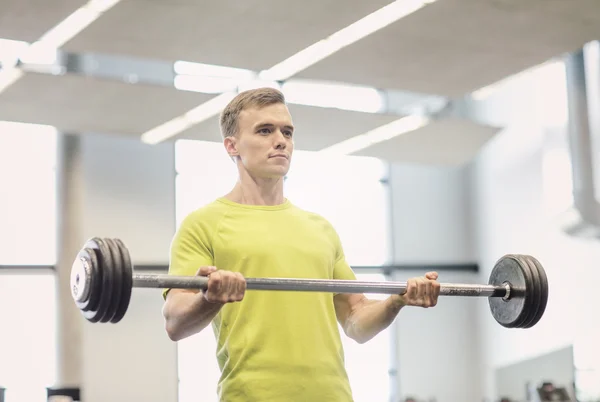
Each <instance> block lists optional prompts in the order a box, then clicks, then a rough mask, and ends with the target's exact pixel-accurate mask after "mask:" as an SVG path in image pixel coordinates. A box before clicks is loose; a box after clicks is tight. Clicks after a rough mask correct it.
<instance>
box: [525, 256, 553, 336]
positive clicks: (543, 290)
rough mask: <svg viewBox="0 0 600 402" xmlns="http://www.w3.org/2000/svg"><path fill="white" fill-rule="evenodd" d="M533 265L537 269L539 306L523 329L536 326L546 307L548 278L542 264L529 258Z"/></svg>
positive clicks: (533, 258)
mask: <svg viewBox="0 0 600 402" xmlns="http://www.w3.org/2000/svg"><path fill="white" fill-rule="evenodd" d="M529 258H530V259H531V262H533V265H534V266H535V267H536V269H537V274H538V279H539V283H540V298H539V300H540V301H539V303H540V304H539V306H538V309H537V312H536V315H535V316H534V317H533V318H532V320H531V321H530V322H529V323H528V324H527V326H526V327H525V328H531V327H533V326H534V325H536V324H537V323H538V322H539V321H540V320H541V319H542V317H543V316H544V313H545V312H546V306H547V305H548V277H547V276H546V271H545V270H544V268H543V267H542V264H541V263H540V262H539V261H538V260H537V259H536V258H535V257H529Z"/></svg>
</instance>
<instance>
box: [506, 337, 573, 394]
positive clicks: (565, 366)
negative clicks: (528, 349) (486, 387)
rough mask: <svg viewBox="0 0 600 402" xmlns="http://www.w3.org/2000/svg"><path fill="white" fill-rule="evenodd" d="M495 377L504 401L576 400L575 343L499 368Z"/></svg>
mask: <svg viewBox="0 0 600 402" xmlns="http://www.w3.org/2000/svg"><path fill="white" fill-rule="evenodd" d="M495 377H496V394H497V395H498V396H499V398H505V399H501V400H506V401H511V402H524V401H528V402H545V401H546V400H547V401H568V402H571V401H573V402H574V401H575V397H574V395H575V392H574V389H573V383H574V378H575V369H574V365H573V348H572V346H568V347H566V348H563V349H559V350H556V351H553V352H550V353H547V354H544V355H541V356H537V357H535V358H532V359H528V360H524V361H521V362H518V363H515V364H511V365H509V366H504V367H500V368H498V369H497V370H496V372H495ZM561 389H562V390H561Z"/></svg>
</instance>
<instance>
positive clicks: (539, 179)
mask: <svg viewBox="0 0 600 402" xmlns="http://www.w3.org/2000/svg"><path fill="white" fill-rule="evenodd" d="M599 39H600V3H599V2H598V1H597V0H577V1H570V2H566V1H558V0H552V1H548V0H544V1H542V0H534V1H526V2H524V1H518V0H502V1H498V0H497V1H487V2H478V1H470V0H437V1H436V0H397V1H390V0H374V1H369V2H364V1H358V0H348V1H340V0H328V1H316V0H306V1H290V0H261V1H254V0H251V1H245V2H238V1H235V0H222V1H219V2H199V1H186V0H179V1H164V0H163V1H161V0H155V1H142V0H121V1H119V0H89V1H87V2H86V1H83V0H55V1H52V2H46V1H41V0H29V1H26V2H23V1H19V0H3V1H2V2H1V3H0V167H1V168H0V177H1V181H0V183H1V185H0V191H1V196H0V239H1V242H0V244H1V247H0V316H1V317H2V326H1V331H0V356H1V357H0V387H2V388H1V389H0V401H2V402H42V401H50V400H53V401H84V402H106V401H111V402H126V401H127V402H129V401H144V402H195V401H202V402H217V400H218V397H217V394H216V384H217V381H218V379H219V370H218V367H217V362H216V360H215V347H216V344H215V339H214V337H213V334H212V332H211V331H203V332H201V333H199V334H198V335H195V336H193V337H191V338H188V339H185V340H182V341H179V342H173V341H171V340H170V339H169V338H168V336H167V334H166V332H165V324H164V318H163V316H162V313H161V309H162V306H163V302H164V301H163V298H162V295H161V292H160V291H159V290H157V289H149V288H135V287H134V289H133V292H132V296H131V300H130V303H129V306H128V309H127V313H126V314H125V316H124V317H123V319H122V320H121V321H120V322H119V323H116V324H111V323H92V322H89V321H88V320H86V318H85V317H84V316H83V315H82V311H80V310H79V308H78V307H77V306H76V304H75V303H74V300H73V294H72V289H71V281H70V280H71V271H72V268H73V263H74V260H75V258H76V257H77V255H78V253H79V251H80V250H81V248H82V246H83V245H84V244H85V242H86V241H87V240H88V239H91V238H94V237H100V238H117V239H120V240H122V241H123V243H124V244H125V245H126V246H127V248H128V250H129V252H130V255H131V260H132V263H133V266H134V272H135V273H140V274H149V275H163V274H166V273H167V270H168V265H169V247H170V243H171V240H172V238H173V235H174V233H175V232H176V230H177V228H178V226H179V225H180V223H181V221H182V219H183V218H184V217H185V216H186V215H187V214H189V213H190V212H191V211H193V210H195V209H196V208H199V207H202V206H203V205H206V204H207V203H209V202H211V201H212V200H213V199H215V198H216V197H219V196H222V195H223V194H224V193H226V192H227V191H229V190H230V189H231V187H232V186H233V184H234V183H235V181H236V178H237V171H236V168H235V165H234V163H232V161H231V159H229V158H228V157H227V155H226V153H225V151H224V148H223V142H222V138H221V136H220V131H219V113H220V112H221V111H222V109H223V107H224V106H225V105H226V104H227V102H229V100H231V99H232V97H233V96H235V95H236V94H237V93H239V92H241V91H244V90H246V89H251V88H258V87H264V86H271V87H276V88H278V89H280V90H281V91H282V92H283V93H284V94H285V96H286V100H287V102H288V107H289V110H290V113H291V114H292V116H293V119H294V124H295V126H296V134H295V151H294V156H293V162H292V163H291V169H290V172H289V174H288V176H287V177H286V182H285V194H286V196H287V197H288V198H289V199H290V200H291V201H292V202H293V203H295V204H296V205H298V206H299V207H301V208H304V209H307V210H310V211H313V212H315V213H318V214H321V215H322V216H323V217H325V218H326V219H328V220H329V221H330V222H331V223H332V224H333V226H334V227H335V229H336V230H337V231H338V233H339V235H340V238H341V241H342V244H343V247H344V250H345V252H346V256H347V259H348V262H349V264H350V265H351V266H352V267H353V268H354V269H355V272H356V274H357V277H358V279H359V280H361V281H386V282H396V281H397V282H402V281H406V280H407V278H411V277H414V276H420V275H423V274H424V273H425V272H426V271H429V270H436V271H437V272H438V273H439V282H440V283H442V284H443V283H454V284H457V283H458V284H482V285H487V284H488V283H489V280H490V275H491V273H492V271H493V270H494V268H495V266H496V264H497V263H498V261H499V260H500V259H501V258H502V257H503V256H506V255H513V254H521V255H529V256H533V257H535V258H536V259H537V261H539V263H540V265H541V266H542V267H543V270H544V271H545V275H546V276H547V289H546V293H545V294H544V295H541V293H540V291H539V290H540V289H542V287H541V286H538V295H537V298H538V301H539V300H542V299H544V298H545V297H547V304H546V305H545V308H543V309H541V308H540V307H539V305H537V306H533V307H532V306H529V307H528V308H535V309H537V310H536V311H537V313H538V315H540V317H537V318H538V319H539V321H538V322H536V323H535V325H533V326H531V327H529V328H518V327H516V328H509V327H508V326H505V325H501V324H500V323H499V322H498V320H497V317H496V316H495V315H494V314H492V311H491V309H490V304H491V299H492V298H491V297H486V296H485V295H483V296H482V295H480V296H481V297H477V295H466V296H465V295H463V296H456V297H454V296H440V298H439V301H438V304H437V306H435V307H433V308H428V309H423V308H408V307H407V308H405V309H403V310H402V311H401V312H400V314H399V315H398V317H397V318H396V319H395V320H394V322H393V324H392V325H391V326H390V327H389V328H387V329H386V330H384V331H383V332H382V333H380V334H379V335H377V336H376V337H375V338H374V339H372V340H371V341H369V342H367V343H364V344H358V343H356V342H354V341H352V340H350V339H347V338H346V337H345V336H344V335H343V334H342V338H343V339H342V340H343V344H344V350H345V358H346V368H347V371H348V375H349V377H350V383H351V386H352V392H353V395H354V398H355V401H356V402H404V401H414V402H483V401H485V402H496V401H504V402H508V401H512V402H517V401H521V402H524V401H539V402H542V401H579V402H597V401H600V347H599V346H598V340H599V339H600V325H599V319H598V313H597V311H598V308H599V307H600V306H599V305H598V302H596V301H595V296H594V292H595V291H594V286H595V285H596V284H597V283H600V271H599V270H598V267H597V262H598V261H600V242H599V234H600V231H599V230H598V229H599V228H600V205H599V204H598V197H597V195H596V194H597V190H596V186H597V184H598V183H597V177H598V171H597V166H598V160H597V159H596V158H594V157H595V156H596V155H598V150H597V149H596V147H597V145H596V144H595V142H594V138H595V137H597V135H598V134H600V44H599V42H598V40H599ZM534 276H535V275H534ZM371 297H373V298H384V297H387V295H379V294H375V295H372V296H371ZM507 303H508V302H507ZM542 313H543V314H542Z"/></svg>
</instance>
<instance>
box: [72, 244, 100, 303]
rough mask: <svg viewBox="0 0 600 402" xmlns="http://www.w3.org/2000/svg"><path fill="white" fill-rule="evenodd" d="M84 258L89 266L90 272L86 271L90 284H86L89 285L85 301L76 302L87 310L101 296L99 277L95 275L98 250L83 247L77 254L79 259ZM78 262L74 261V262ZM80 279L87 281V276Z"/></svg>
mask: <svg viewBox="0 0 600 402" xmlns="http://www.w3.org/2000/svg"><path fill="white" fill-rule="evenodd" d="M79 259H84V260H85V261H86V263H87V264H88V266H89V273H86V275H87V276H88V279H89V284H87V285H85V286H87V287H88V289H87V290H86V292H88V294H87V297H86V298H85V299H84V300H83V301H77V300H75V304H76V305H77V308H79V309H80V310H82V311H87V310H89V309H90V306H92V305H93V304H94V303H98V299H99V297H100V295H99V292H100V289H99V287H98V278H97V276H96V275H95V272H96V268H97V265H98V259H97V258H96V252H95V251H94V250H93V249H91V248H83V249H81V250H80V251H79V253H78V254H77V260H79ZM75 263H77V262H74V264H75ZM79 280H80V281H85V280H86V278H79Z"/></svg>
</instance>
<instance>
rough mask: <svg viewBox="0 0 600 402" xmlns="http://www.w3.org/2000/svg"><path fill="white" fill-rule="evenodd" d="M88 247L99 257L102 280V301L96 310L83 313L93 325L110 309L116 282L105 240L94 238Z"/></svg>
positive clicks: (100, 277) (100, 284) (100, 300)
mask: <svg viewBox="0 0 600 402" xmlns="http://www.w3.org/2000/svg"><path fill="white" fill-rule="evenodd" d="M86 246H87V247H89V248H93V249H95V250H96V256H97V257H98V273H99V275H98V278H99V279H100V281H99V282H100V283H99V285H98V286H99V287H100V292H99V295H100V299H99V301H98V306H97V307H96V308H95V309H90V310H88V311H85V312H84V313H83V315H84V317H85V318H86V319H87V320H88V321H90V322H93V323H96V322H99V321H101V320H102V318H103V317H104V316H105V315H106V313H107V312H108V307H109V305H110V302H111V299H112V293H113V292H112V284H113V280H114V273H113V261H112V257H111V254H110V251H109V250H108V247H107V245H106V243H105V242H104V240H102V239H100V238H98V237H94V238H93V239H91V240H89V241H88V243H87V244H86Z"/></svg>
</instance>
